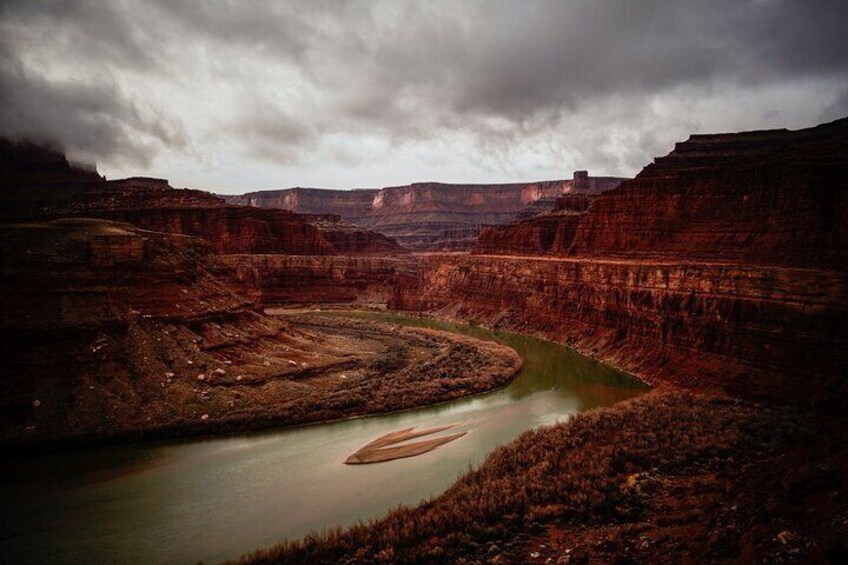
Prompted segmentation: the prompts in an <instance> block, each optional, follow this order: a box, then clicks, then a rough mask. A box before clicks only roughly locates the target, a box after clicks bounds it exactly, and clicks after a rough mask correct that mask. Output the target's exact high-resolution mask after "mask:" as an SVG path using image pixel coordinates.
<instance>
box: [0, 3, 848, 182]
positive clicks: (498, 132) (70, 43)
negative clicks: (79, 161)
mask: <svg viewBox="0 0 848 565" xmlns="http://www.w3.org/2000/svg"><path fill="white" fill-rule="evenodd" d="M0 14H2V16H0V17H2V21H0V32H2V33H3V35H2V39H0V47H2V50H0V53H2V54H3V67H2V68H3V85H2V91H0V92H2V97H3V100H2V101H3V102H4V104H3V105H4V108H3V109H2V110H0V112H2V113H0V117H2V124H1V125H2V130H3V132H4V133H6V134H13V135H20V134H22V133H26V132H35V133H38V134H39V135H41V136H44V137H48V136H50V137H53V138H55V139H57V140H58V141H60V142H61V143H63V144H64V145H66V146H68V147H70V148H71V149H74V150H77V151H79V152H81V153H84V154H86V155H88V156H90V157H91V158H95V159H97V160H98V161H100V162H101V163H104V162H105V163H106V165H107V170H114V171H115V172H117V173H120V172H123V171H125V170H127V169H129V168H130V166H131V164H132V163H135V164H136V165H137V166H139V167H142V168H153V170H151V171H149V172H153V173H158V174H166V175H171V176H174V177H176V178H178V179H180V180H181V181H182V182H183V183H184V184H195V185H207V186H208V185H215V186H217V187H219V188H227V187H228V186H229V187H232V188H237V187H251V186H259V185H284V184H307V183H313V184H336V185H343V186H344V185H347V186H352V185H363V184H390V183H397V182H408V181H412V180H421V179H425V178H433V179H441V180H515V179H519V178H539V177H545V176H551V175H554V176H563V175H567V174H569V173H570V170H571V169H573V168H585V167H589V168H590V169H592V170H594V171H597V172H598V173H602V172H606V173H616V174H632V173H635V172H636V171H637V170H638V168H639V167H640V165H642V164H644V163H645V162H647V161H648V160H649V159H650V157H652V156H653V155H656V154H662V153H665V152H667V151H668V149H669V148H670V147H671V146H672V144H673V142H674V141H676V140H678V139H680V138H685V137H686V135H688V133H690V132H692V131H711V130H716V129H723V130H737V129H750V128H758V127H784V126H789V127H803V126H805V125H812V123H813V122H814V121H818V120H827V119H834V118H836V117H840V114H841V113H844V112H845V111H846V103H845V99H846V95H845V92H848V57H846V56H845V53H848V34H846V33H845V30H846V29H848V3H846V2H845V1H844V0H815V1H805V2H797V1H788V0H733V1H732V0H710V1H694V0H678V1H676V2H665V1H653V0H643V1H637V0H630V1H599V0H574V1H569V2H564V1H527V2H518V1H514V0H501V1H497V2H488V1H487V2H483V1H464V2H459V1H451V2H448V1H444V2H426V3H422V2H397V1H393V0H392V1H389V0H386V1H374V2H371V1H350V2H326V3H322V2H306V3H302V2H263V3H254V2H251V3H246V2H235V1H170V0H169V1H165V0H159V1H157V2H144V3H143V2H132V1H129V2H108V1H100V2H96V1H74V2H61V3H54V2H41V1H37V2H33V1H26V2H24V1H20V2H15V1H13V2H6V3H4V4H3V7H2V12H0ZM109 167H111V169H109ZM155 167H158V169H156V168H155ZM162 169H165V170H162Z"/></svg>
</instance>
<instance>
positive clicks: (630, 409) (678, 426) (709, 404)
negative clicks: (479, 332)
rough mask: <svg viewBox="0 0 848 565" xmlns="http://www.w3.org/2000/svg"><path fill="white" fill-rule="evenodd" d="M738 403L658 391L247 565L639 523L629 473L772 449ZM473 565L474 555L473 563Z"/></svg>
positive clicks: (459, 548) (667, 470)
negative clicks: (412, 500)
mask: <svg viewBox="0 0 848 565" xmlns="http://www.w3.org/2000/svg"><path fill="white" fill-rule="evenodd" d="M768 412H769V411H768V410H763V409H762V408H760V409H758V410H754V409H751V408H747V407H745V406H742V405H739V404H737V403H735V402H723V401H720V400H705V399H702V398H698V397H695V396H691V395H688V394H684V393H667V392H664V393H659V392H655V393H652V394H649V395H646V396H644V397H641V398H638V399H635V400H631V401H628V402H625V403H622V404H619V405H616V406H614V407H611V408H605V409H599V410H594V411H590V412H586V413H582V414H580V415H577V416H576V417H573V418H571V419H570V420H569V421H568V422H565V423H562V424H558V425H555V426H551V427H547V428H541V429H538V430H533V431H528V432H525V433H524V434H522V435H521V436H520V437H519V438H518V439H517V440H515V441H514V442H512V443H511V444H508V445H505V446H502V447H500V448H498V449H496V450H495V451H494V452H492V453H491V454H490V455H489V457H488V458H487V459H486V461H485V462H484V463H483V464H482V465H481V466H480V467H479V468H477V469H474V470H470V471H469V472H468V473H466V474H465V475H464V476H462V477H461V478H460V479H459V480H458V481H457V482H456V483H455V484H454V485H453V486H451V488H450V489H448V491H447V492H445V493H444V494H443V495H441V496H439V497H438V498H436V499H434V500H431V501H429V502H426V503H424V504H422V505H421V506H419V507H416V508H407V507H400V508H398V509H396V510H394V511H392V512H391V513H389V514H388V515H387V516H386V517H384V518H382V519H380V520H376V521H372V522H370V523H367V524H361V525H359V526H356V527H353V528H350V529H348V530H334V531H332V532H329V533H327V534H325V535H313V536H310V537H308V538H305V539H303V540H301V541H295V542H285V543H283V544H281V545H278V546H277V547H274V548H272V549H269V550H266V551H262V552H258V553H256V554H253V555H251V556H248V557H247V558H245V562H248V563H336V562H343V563H344V562H347V563H377V562H380V561H381V560H382V559H383V558H385V557H386V556H391V558H392V559H394V560H396V561H398V562H404V563H431V562H433V561H434V560H438V561H444V562H455V561H457V560H460V559H467V558H472V559H473V558H476V557H480V556H481V555H482V554H483V553H485V547H486V544H488V543H491V542H492V541H495V542H501V541H505V540H509V539H510V538H511V537H512V535H513V534H514V532H516V531H527V530H528V529H530V528H531V526H532V524H534V523H537V522H551V521H561V522H569V523H591V522H609V521H617V520H626V519H630V518H632V517H633V516H638V515H639V512H640V510H641V509H640V504H641V502H640V501H641V499H640V497H639V496H637V495H636V494H635V493H634V491H633V489H630V488H628V487H627V485H628V476H630V475H632V474H634V473H662V474H675V473H680V472H682V471H684V470H686V469H691V468H693V467H697V468H705V467H709V466H711V465H712V466H714V467H715V466H718V465H721V462H722V461H723V460H725V459H726V458H727V457H728V456H731V455H732V454H734V453H739V452H740V451H742V450H748V449H752V448H753V449H756V448H757V447H758V446H763V445H765V444H767V443H768V442H770V441H774V436H775V434H776V433H778V434H779V430H776V429H775V425H774V422H775V421H779V420H780V419H779V418H775V415H774V414H770V413H768ZM475 556H476V557H475Z"/></svg>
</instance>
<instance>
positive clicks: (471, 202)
mask: <svg viewBox="0 0 848 565" xmlns="http://www.w3.org/2000/svg"><path fill="white" fill-rule="evenodd" d="M584 173H585V171H582V172H581V171H578V172H577V173H575V179H572V180H562V181H544V182H531V183H514V184H491V185H484V184H481V185H455V184H442V183H415V184H411V185H406V186H394V187H386V188H382V189H360V190H350V191H347V190H321V189H305V188H292V189H285V190H268V191H259V192H252V193H249V194H244V195H240V196H225V197H224V198H225V199H226V200H227V201H228V202H230V203H232V204H239V205H251V206H259V207H263V208H282V209H289V210H293V211H295V212H302V213H310V214H338V215H340V216H341V217H342V218H343V219H344V220H345V221H348V222H351V223H354V224H356V225H358V226H361V227H364V228H367V229H370V230H374V231H377V232H379V233H382V234H385V235H387V236H390V237H392V238H394V239H396V240H397V241H398V242H399V243H401V244H402V245H404V246H405V247H409V248H413V249H432V248H434V247H440V246H441V247H453V248H460V247H462V248H469V247H467V245H468V243H470V241H469V240H468V238H465V237H461V238H457V239H456V240H453V241H451V240H450V235H449V234H451V233H462V231H463V230H474V229H480V226H482V225H483V224H502V223H504V222H509V221H512V220H514V219H516V218H517V217H518V216H519V215H521V214H524V213H526V211H527V209H528V208H533V207H534V205H535V203H536V202H538V201H540V200H542V201H547V202H553V201H554V200H555V199H556V198H557V197H558V196H560V195H562V194H563V193H569V192H581V193H584V194H596V193H600V192H602V191H605V190H609V189H611V188H614V187H615V186H617V185H618V184H620V183H621V182H622V181H623V180H625V179H619V178H614V177H589V176H588V174H584ZM460 242H461V243H460Z"/></svg>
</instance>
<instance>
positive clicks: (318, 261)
mask: <svg viewBox="0 0 848 565" xmlns="http://www.w3.org/2000/svg"><path fill="white" fill-rule="evenodd" d="M218 260H219V262H220V264H222V265H223V266H225V267H226V268H227V269H229V270H230V279H231V280H232V281H233V283H234V285H235V286H236V287H238V288H239V289H240V291H241V292H242V293H244V294H245V295H246V296H249V297H250V298H251V299H252V300H254V301H256V302H261V303H263V304H286V305H292V304H298V305H309V304H339V303H357V304H361V305H369V306H371V305H379V306H391V307H394V308H403V307H406V308H409V309H411V308H413V307H414V305H416V304H417V303H418V302H417V300H416V299H415V298H414V297H412V296H410V293H409V291H410V290H411V289H412V288H414V286H415V285H416V284H417V282H418V281H419V277H420V274H421V272H420V265H421V259H420V257H419V256H413V255H402V256H370V257H369V256H356V255H348V256H294V255H222V256H220V257H219V258H218Z"/></svg>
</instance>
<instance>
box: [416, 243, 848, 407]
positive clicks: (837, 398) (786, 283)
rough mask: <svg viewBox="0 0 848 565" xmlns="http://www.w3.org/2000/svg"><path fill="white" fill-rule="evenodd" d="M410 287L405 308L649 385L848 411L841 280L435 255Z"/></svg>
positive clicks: (846, 307) (757, 271)
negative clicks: (544, 344)
mask: <svg viewBox="0 0 848 565" xmlns="http://www.w3.org/2000/svg"><path fill="white" fill-rule="evenodd" d="M417 281H423V282H422V283H421V284H414V285H413V286H412V287H411V288H409V289H408V292H407V293H402V294H403V296H404V298H405V299H406V303H405V304H404V306H405V307H407V308H414V309H423V310H427V311H430V312H433V313H436V314H437V315H439V316H449V317H457V318H460V319H465V320H476V321H478V322H481V323H486V324H489V325H491V326H494V327H498V328H504V329H512V330H516V331H521V332H531V333H538V334H541V335H544V336H547V337H549V338H552V339H555V340H558V341H562V342H565V343H568V344H571V345H574V346H575V347H577V348H578V349H581V350H583V351H586V352H588V353H590V354H593V355H596V356H598V357H600V358H602V359H605V360H607V361H610V362H613V363H615V364H616V365H619V366H621V367H623V368H625V369H627V370H629V371H632V372H634V373H636V374H638V375H640V376H642V377H643V378H646V379H647V380H649V381H651V382H667V381H672V382H675V383H678V384H681V385H684V386H689V387H694V388H704V387H707V388H709V387H717V388H725V389H729V390H732V391H734V392H737V393H741V394H744V395H755V396H770V397H773V398H780V399H782V400H785V401H790V402H801V403H810V402H814V403H821V404H825V405H831V406H833V405H837V406H841V405H845V404H846V403H848V380H846V379H845V377H844V374H843V371H844V368H845V367H846V366H848V346H846V343H848V275H846V274H845V273H844V272H824V271H814V270H808V269H793V268H778V267H760V266H741V265H735V264H722V263H697V262H685V261H674V262H656V261H648V262H641V261H610V260H602V259H597V260H594V259H561V258H532V257H499V256H475V255H432V256H428V257H426V258H425V259H424V260H423V265H422V273H421V274H420V276H419V277H418V278H417ZM416 300H420V301H421V302H416Z"/></svg>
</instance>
